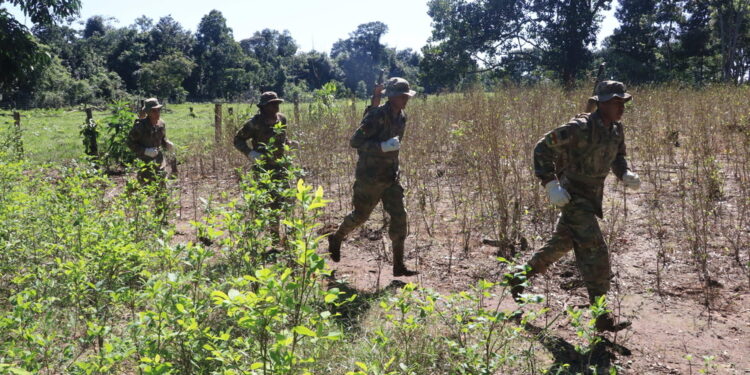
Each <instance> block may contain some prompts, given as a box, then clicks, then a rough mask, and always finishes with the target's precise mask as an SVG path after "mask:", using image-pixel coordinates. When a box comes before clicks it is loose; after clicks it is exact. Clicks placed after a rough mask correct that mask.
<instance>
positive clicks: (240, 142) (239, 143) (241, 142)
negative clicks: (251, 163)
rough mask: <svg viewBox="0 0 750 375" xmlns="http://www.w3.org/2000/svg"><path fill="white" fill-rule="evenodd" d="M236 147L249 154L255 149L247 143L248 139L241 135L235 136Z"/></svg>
mask: <svg viewBox="0 0 750 375" xmlns="http://www.w3.org/2000/svg"><path fill="white" fill-rule="evenodd" d="M234 148H236V149H237V150H239V151H240V152H241V153H242V154H244V155H247V154H249V153H250V151H252V150H253V149H252V148H250V146H248V145H247V139H243V138H241V137H234Z"/></svg>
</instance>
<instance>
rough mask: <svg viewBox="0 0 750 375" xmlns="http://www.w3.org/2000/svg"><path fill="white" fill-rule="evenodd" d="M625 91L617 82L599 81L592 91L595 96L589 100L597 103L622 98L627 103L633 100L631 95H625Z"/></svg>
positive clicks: (622, 85)
mask: <svg viewBox="0 0 750 375" xmlns="http://www.w3.org/2000/svg"><path fill="white" fill-rule="evenodd" d="M625 91H627V89H626V88H625V84H624V83H622V82H618V81H601V82H599V84H598V85H596V90H594V93H595V95H594V96H592V97H591V98H589V100H594V101H597V102H606V101H608V100H610V99H612V98H614V97H618V98H623V99H625V101H626V102H627V101H629V100H630V99H632V98H633V96H632V95H630V94H628V93H626V92H625Z"/></svg>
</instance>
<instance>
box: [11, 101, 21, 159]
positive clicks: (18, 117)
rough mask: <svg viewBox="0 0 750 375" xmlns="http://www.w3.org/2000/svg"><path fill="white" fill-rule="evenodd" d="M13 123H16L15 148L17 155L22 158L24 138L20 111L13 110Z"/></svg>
mask: <svg viewBox="0 0 750 375" xmlns="http://www.w3.org/2000/svg"><path fill="white" fill-rule="evenodd" d="M13 123H14V124H15V129H14V133H15V134H14V135H13V148H15V152H16V156H17V157H18V158H19V159H21V158H23V138H22V137H21V135H22V134H21V114H20V113H19V112H18V111H13Z"/></svg>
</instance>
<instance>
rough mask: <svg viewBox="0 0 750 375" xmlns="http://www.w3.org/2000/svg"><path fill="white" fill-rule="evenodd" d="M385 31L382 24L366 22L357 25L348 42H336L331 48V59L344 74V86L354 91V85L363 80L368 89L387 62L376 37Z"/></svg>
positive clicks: (355, 86) (370, 88)
mask: <svg viewBox="0 0 750 375" xmlns="http://www.w3.org/2000/svg"><path fill="white" fill-rule="evenodd" d="M386 32H388V26H386V25H385V24H384V23H382V22H370V23H365V24H361V25H359V26H357V29H356V30H355V31H354V32H352V33H350V34H349V38H348V39H344V40H341V39H339V40H338V41H337V42H336V43H334V44H333V47H332V48H331V57H333V58H334V59H335V60H336V61H337V62H338V65H339V66H340V67H341V70H342V71H343V72H344V84H345V85H346V87H347V88H348V89H349V90H352V91H354V90H356V89H357V83H358V82H359V81H364V82H365V83H366V84H367V89H368V91H369V90H372V88H373V86H374V83H375V79H376V78H377V76H378V75H379V72H380V68H381V67H383V66H384V65H385V63H386V62H387V59H386V58H387V54H386V51H385V46H384V45H383V44H381V43H380V38H381V37H382V36H383V35H384V34H385V33H386Z"/></svg>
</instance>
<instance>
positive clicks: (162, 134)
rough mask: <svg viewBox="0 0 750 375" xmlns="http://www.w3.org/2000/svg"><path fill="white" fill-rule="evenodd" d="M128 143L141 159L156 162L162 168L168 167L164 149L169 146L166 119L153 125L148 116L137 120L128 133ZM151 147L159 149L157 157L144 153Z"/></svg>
mask: <svg viewBox="0 0 750 375" xmlns="http://www.w3.org/2000/svg"><path fill="white" fill-rule="evenodd" d="M127 145H128V148H130V150H132V151H133V152H134V153H135V155H136V156H137V157H138V158H139V159H141V160H143V161H145V162H154V163H156V164H158V165H159V166H160V167H161V168H164V167H166V162H165V159H164V152H163V151H164V150H165V149H166V147H167V130H166V127H165V124H164V121H162V120H161V119H160V120H159V122H157V123H156V125H151V121H150V120H149V119H148V117H146V118H143V119H138V120H135V123H134V124H133V128H132V129H130V133H129V134H128V140H127ZM150 147H154V148H156V149H157V150H158V151H159V154H158V155H156V157H155V158H151V157H148V156H146V154H144V151H145V150H146V149H147V148H150Z"/></svg>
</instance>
